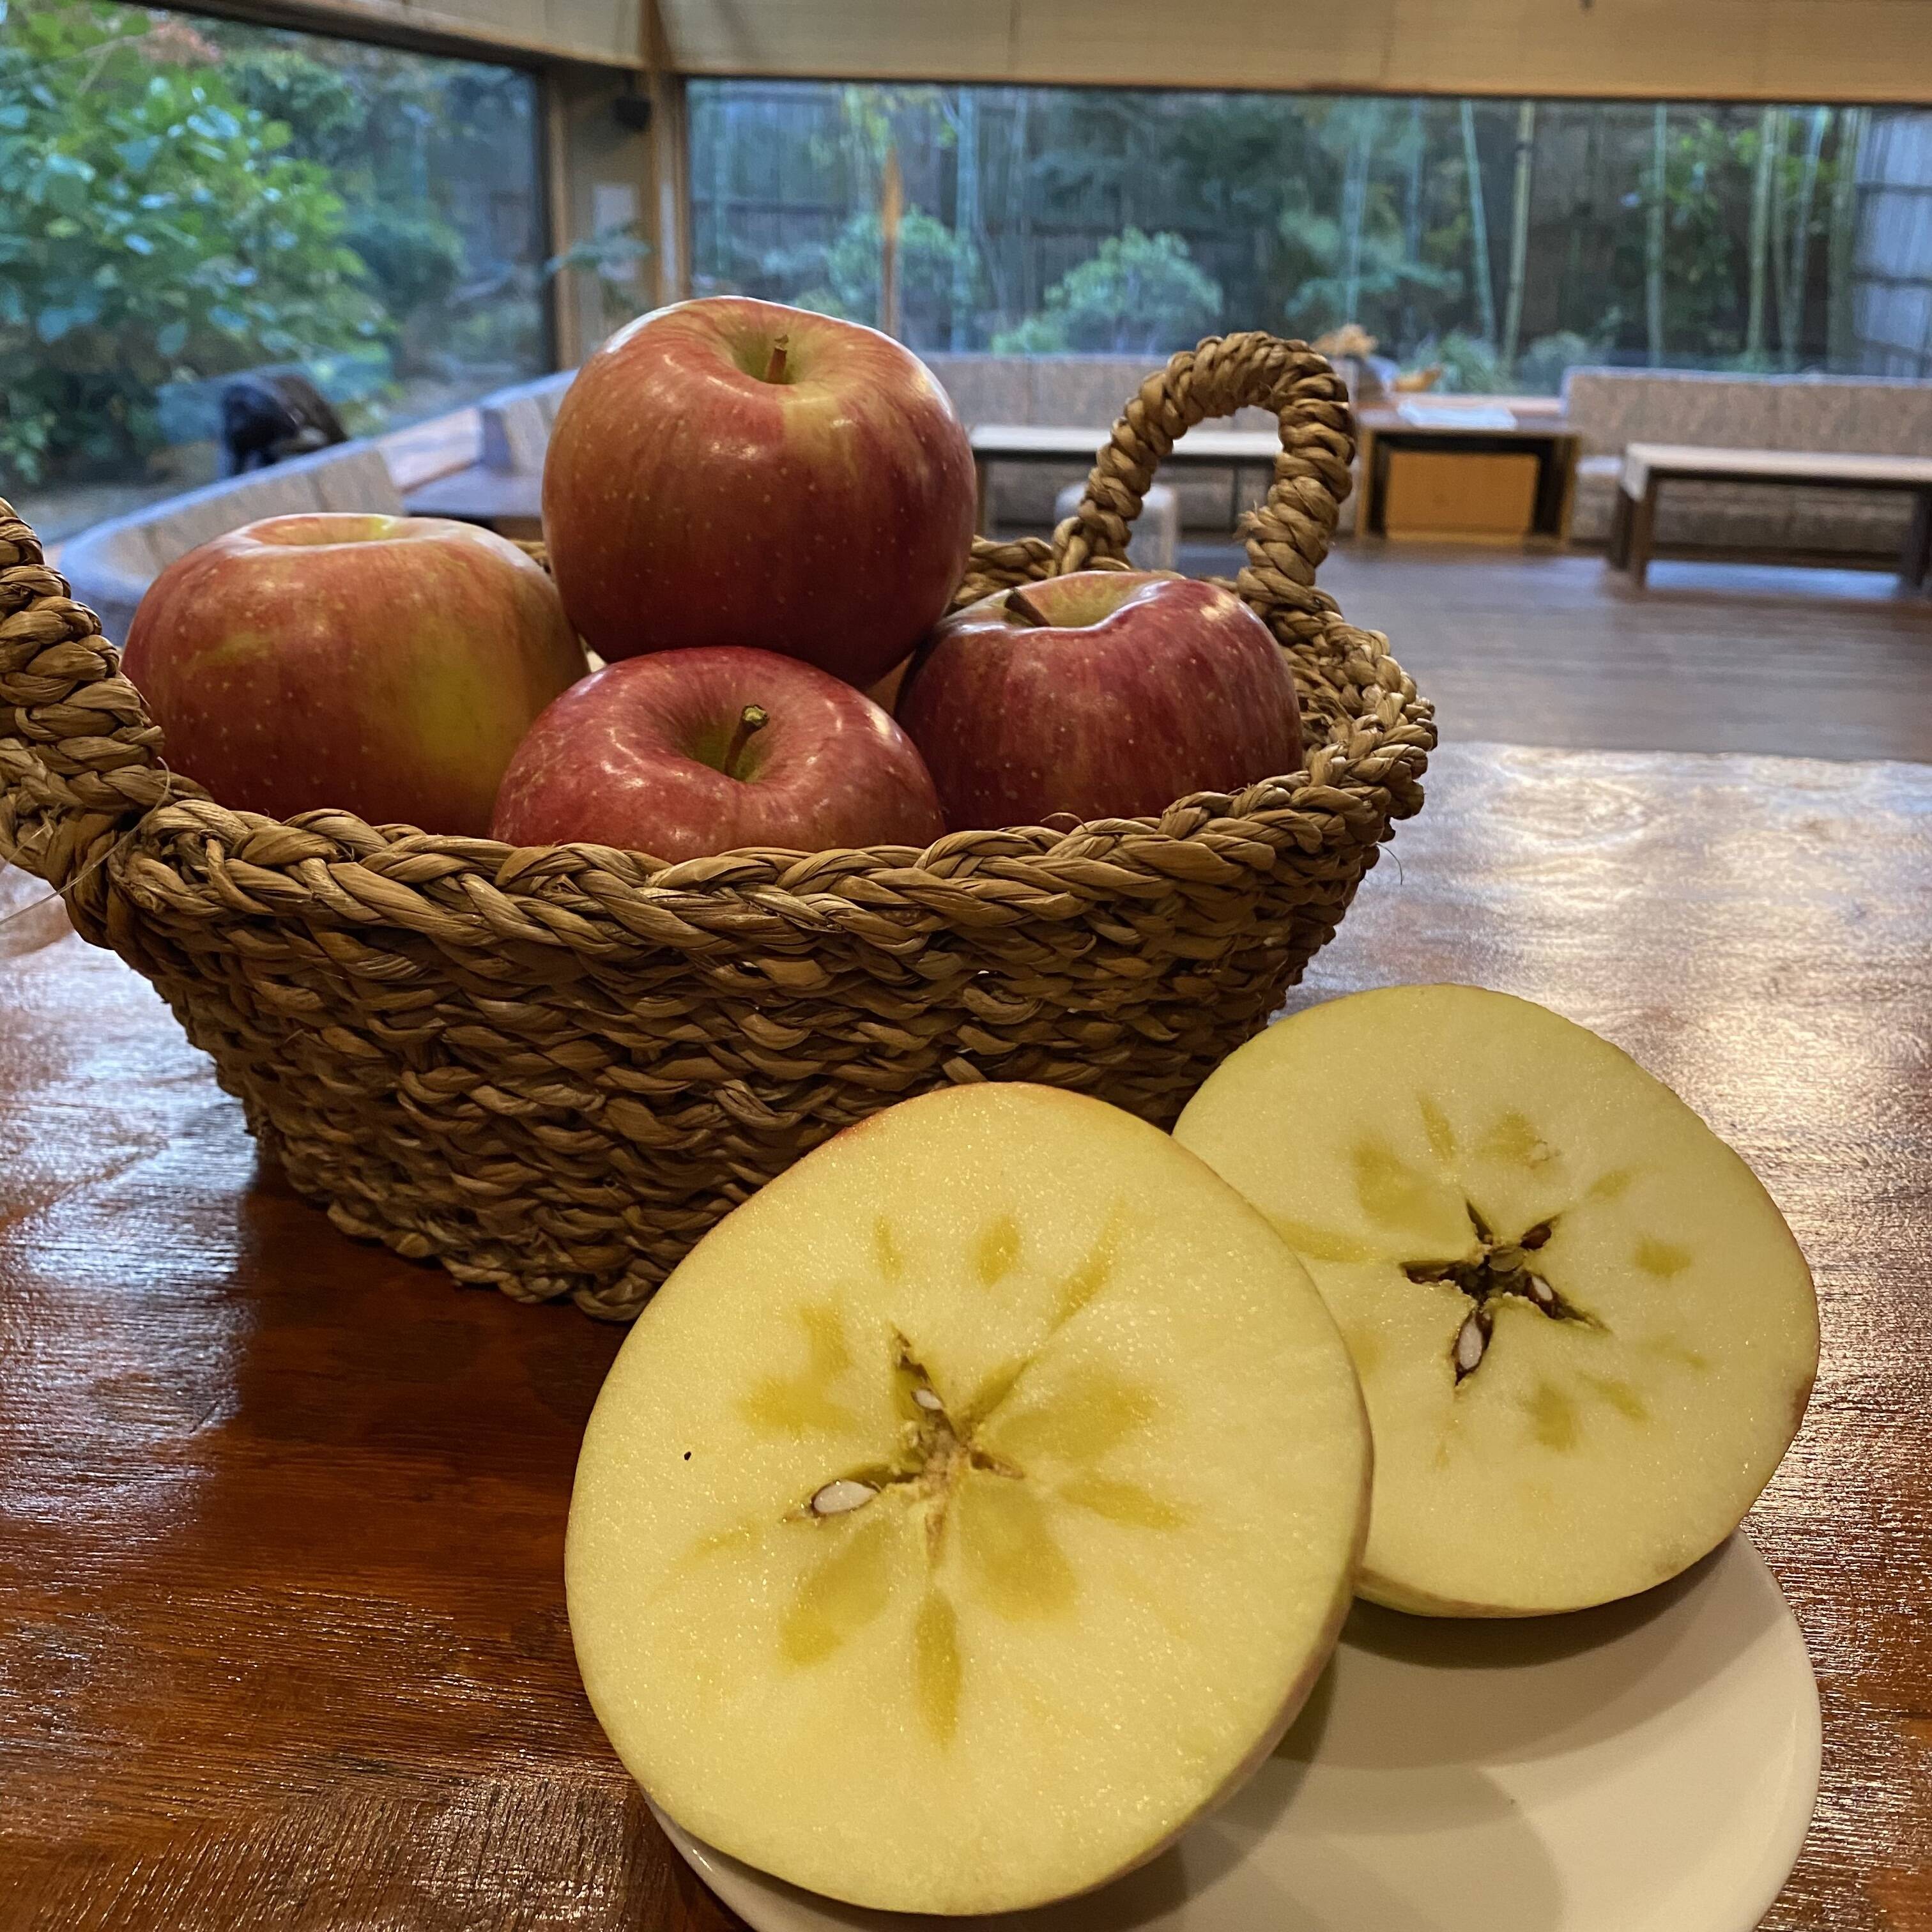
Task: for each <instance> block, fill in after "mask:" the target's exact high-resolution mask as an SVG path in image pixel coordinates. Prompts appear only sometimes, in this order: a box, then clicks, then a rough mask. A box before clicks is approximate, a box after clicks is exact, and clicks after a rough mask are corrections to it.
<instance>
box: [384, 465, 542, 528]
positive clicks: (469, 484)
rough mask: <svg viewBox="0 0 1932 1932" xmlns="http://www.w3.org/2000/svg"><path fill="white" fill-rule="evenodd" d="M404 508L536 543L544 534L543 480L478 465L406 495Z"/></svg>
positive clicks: (521, 471)
mask: <svg viewBox="0 0 1932 1932" xmlns="http://www.w3.org/2000/svg"><path fill="white" fill-rule="evenodd" d="M403 508H404V509H405V510H407V511H408V512H409V513H410V515H411V516H413V517H452V518H454V519H455V520H456V521H457V522H458V523H481V524H482V525H484V527H485V528H487V529H493V530H495V531H496V532H499V534H500V535H504V536H506V537H527V538H535V537H537V536H539V535H541V534H542V532H543V478H542V475H541V474H540V473H539V472H537V471H535V470H533V469H532V470H525V469H493V468H492V467H490V465H489V464H487V463H471V464H469V465H468V466H466V468H464V469H452V470H450V471H449V472H446V474H445V475H441V476H438V477H436V478H434V479H433V480H432V481H429V482H427V483H424V484H420V485H419V487H416V489H413V490H408V491H407V492H406V493H404V497H403Z"/></svg>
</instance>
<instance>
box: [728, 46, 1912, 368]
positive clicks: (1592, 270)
mask: <svg viewBox="0 0 1932 1932" xmlns="http://www.w3.org/2000/svg"><path fill="white" fill-rule="evenodd" d="M691 202H692V209H691V212H692V220H693V244H694V262H695V266H696V271H697V286H698V287H699V288H700V290H725V289H732V290H745V291H747V292H749V293H756V294H759V295H763V296H769V297H771V298H772V299H779V300H784V301H788V302H797V303H801V304H802V305H805V306H806V307H808V308H822V309H827V310H831V311H835V312H837V313H838V314H844V315H848V316H852V317H856V318H858V319H859V320H862V321H865V322H869V323H878V324H880V326H884V327H886V328H889V329H892V330H893V331H894V332H895V333H897V334H898V335H901V336H902V337H903V338H904V339H905V340H906V341H908V342H910V343H911V344H913V346H914V347H919V348H922V349H932V350H948V349H950V350H968V349H971V350H988V349H990V350H995V351H1004V352H1015V353H1028V352H1031V353H1057V352H1065V351H1070V350H1071V351H1081V350H1085V351H1098V350H1111V351H1122V352H1136V353H1166V352H1167V351H1169V350H1172V349H1175V348H1177V347H1182V346H1184V345H1185V344H1188V343H1190V342H1192V341H1193V340H1195V338H1196V337H1198V336H1199V335H1202V334H1205V333H1207V332H1210V331H1214V330H1221V329H1245V328H1264V329H1275V330H1277V331H1282V332H1286V333H1289V334H1292V335H1303V336H1307V337H1310V338H1316V337H1319V336H1322V335H1325V334H1326V333H1327V332H1330V331H1333V330H1335V329H1339V328H1341V327H1342V326H1344V325H1346V324H1350V323H1353V324H1355V325H1358V326H1359V327H1360V328H1361V329H1364V330H1365V331H1366V332H1367V333H1368V334H1369V335H1371V336H1373V337H1374V338H1376V344H1377V347H1378V353H1380V354H1382V355H1383V356H1386V357H1388V359H1390V360H1391V362H1394V363H1395V364H1396V365H1397V366H1398V368H1400V369H1401V370H1403V371H1409V372H1412V374H1414V375H1415V377H1418V378H1421V377H1424V374H1425V372H1427V371H1437V372H1439V373H1437V374H1436V375H1435V377H1433V380H1434V381H1435V382H1436V383H1437V385H1438V386H1440V387H1442V388H1443V389H1451V390H1463V391H1475V392H1506V391H1516V392H1554V391H1555V390H1556V389H1557V388H1558V386H1559V384H1560V383H1561V380H1562V374H1563V371H1564V370H1565V368H1567V367H1568V366H1569V365H1571V364H1573V363H1578V362H1609V363H1622V364H1633V365H1645V364H1649V365H1658V366H1666V367H1672V368H1735V369H1764V370H1803V369H1830V370H1842V371H1855V372H1864V373H1874V374H1901V375H1921V374H1932V113H1927V112H1923V111H1917V110H1891V109H1872V108H1864V107H1851V108H1844V107H1815V106H1804V105H1799V106H1778V107H1739V106H1721V105H1717V104H1695V103H1693V104H1670V105H1668V106H1666V105H1662V104H1658V105H1656V106H1652V105H1651V104H1648V103H1643V102H1604V101H1581V102H1579V101H1457V100H1439V99H1428V100H1423V99H1416V100H1402V99H1391V98H1381V97H1373V96H1353V97H1352V96H1332V95H1265V94H1209V93H1178V92H1141V91H1133V90H1103V89H1070V88H1033V89H1028V88H1016V87H878V86H836V85H832V84H822V83H766V82H751V81H718V82H703V83H694V85H693V86H692V88H691ZM888 243H889V244H890V246H888Z"/></svg>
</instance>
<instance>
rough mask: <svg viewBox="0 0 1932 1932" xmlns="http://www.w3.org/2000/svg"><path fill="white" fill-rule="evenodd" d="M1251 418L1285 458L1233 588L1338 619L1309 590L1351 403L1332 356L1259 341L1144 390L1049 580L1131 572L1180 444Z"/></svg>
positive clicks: (1226, 346) (1190, 356)
mask: <svg viewBox="0 0 1932 1932" xmlns="http://www.w3.org/2000/svg"><path fill="white" fill-rule="evenodd" d="M1249 407H1254V408H1258V409H1265V410H1272V411H1273V412H1274V415H1275V416H1276V417H1277V419H1279V421H1280V424H1281V452H1280V455H1277V457H1276V458H1275V460H1274V481H1273V483H1272V484H1270V486H1269V488H1268V499H1267V501H1266V502H1264V503H1263V504H1262V506H1261V508H1259V509H1258V510H1256V511H1252V512H1250V514H1247V515H1246V516H1244V517H1243V518H1242V519H1241V535H1243V537H1244V538H1245V539H1246V541H1247V551H1248V563H1247V568H1245V569H1244V570H1243V571H1242V572H1241V575H1240V577H1238V579H1237V580H1236V587H1237V588H1238V589H1239V590H1240V591H1241V594H1242V595H1243V596H1244V597H1245V598H1247V601H1249V602H1250V603H1251V604H1257V605H1267V604H1273V605H1276V606H1283V605H1285V606H1287V607H1290V608H1294V609H1300V610H1310V609H1315V608H1321V609H1325V610H1328V609H1332V608H1333V607H1334V606H1333V604H1332V602H1331V600H1329V599H1328V598H1326V597H1325V596H1323V595H1322V594H1321V593H1320V592H1317V591H1316V590H1315V589H1314V587H1313V586H1314V583H1315V572H1316V568H1318V567H1319V565H1320V564H1321V562H1322V559H1323V558H1324V557H1325V556H1327V555H1328V544H1329V539H1330V538H1331V537H1333V536H1334V534H1335V520H1336V518H1337V515H1338V514H1340V510H1341V506H1342V504H1343V500H1344V499H1346V497H1347V496H1348V494H1349V490H1350V488H1351V487H1352V483H1353V477H1352V468H1353V465H1354V463H1355V423H1354V420H1353V419H1352V417H1351V416H1350V415H1349V393H1348V391H1347V390H1346V389H1345V388H1344V387H1343V383H1342V380H1341V378H1340V377H1339V376H1337V374H1335V371H1334V369H1333V368H1331V366H1330V365H1329V362H1328V358H1327V357H1326V356H1322V355H1319V354H1318V353H1316V351H1315V350H1313V349H1311V348H1310V347H1309V346H1308V345H1307V343H1305V342H1290V341H1284V340H1283V338H1281V337H1280V336H1278V335H1268V333H1266V332H1265V331H1264V330H1261V329H1249V330H1246V331H1244V332H1242V333H1241V334H1239V335H1211V336H1209V337H1208V338H1206V339H1205V341H1202V342H1201V343H1199V344H1197V345H1196V347H1193V348H1192V349H1184V350H1181V352H1180V353H1179V354H1178V355H1177V356H1174V357H1173V358H1172V359H1171V360H1170V361H1169V363H1168V365H1167V367H1166V368H1165V369H1162V370H1159V371H1156V373H1155V374H1153V375H1151V376H1150V377H1148V379H1147V380H1146V381H1145V383H1142V385H1141V386H1140V389H1139V392H1138V393H1137V394H1136V395H1135V396H1134V397H1133V399H1132V401H1130V402H1129V403H1128V404H1127V408H1126V409H1125V410H1124V411H1123V412H1122V413H1121V419H1120V420H1119V421H1118V422H1117V423H1115V425H1114V433H1113V434H1112V437H1111V438H1110V439H1109V441H1108V442H1107V443H1106V446H1105V447H1104V448H1103V449H1102V450H1101V452H1100V455H1099V456H1098V458H1097V459H1096V460H1095V462H1094V467H1093V469H1092V471H1091V473H1090V474H1089V475H1088V478H1087V493H1086V494H1085V496H1083V497H1082V499H1081V501H1080V505H1079V508H1077V509H1076V511H1074V513H1073V515H1072V516H1070V517H1068V518H1067V520H1066V522H1064V523H1062V524H1061V526H1060V527H1059V528H1058V529H1057V530H1055V532H1054V533H1053V562H1052V574H1054V575H1055V576H1058V575H1061V574H1064V572H1066V571H1072V570H1087V569H1091V568H1095V567H1100V568H1107V567H1109V566H1112V567H1115V568H1118V566H1119V565H1121V564H1122V563H1124V562H1125V561H1126V558H1127V538H1128V535H1129V533H1130V529H1131V527H1132V525H1133V520H1134V519H1135V517H1137V516H1138V515H1139V514H1140V508H1141V504H1142V500H1143V499H1145V496H1146V495H1147V492H1148V487H1149V486H1150V485H1151V484H1152V483H1153V481H1154V472H1156V471H1157V469H1159V468H1160V465H1161V463H1162V462H1163V460H1164V459H1165V458H1166V457H1167V455H1169V452H1171V451H1172V449H1173V448H1174V446H1175V443H1177V442H1178V441H1179V440H1180V439H1181V437H1182V436H1183V435H1184V434H1185V433H1186V432H1187V431H1189V430H1190V429H1192V428H1193V427H1194V425H1196V423H1198V422H1205V421H1207V420H1208V419H1209V418H1211V417H1214V416H1232V415H1233V414H1234V413H1235V411H1236V410H1239V409H1247V408H1249Z"/></svg>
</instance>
